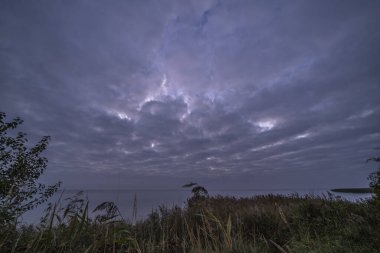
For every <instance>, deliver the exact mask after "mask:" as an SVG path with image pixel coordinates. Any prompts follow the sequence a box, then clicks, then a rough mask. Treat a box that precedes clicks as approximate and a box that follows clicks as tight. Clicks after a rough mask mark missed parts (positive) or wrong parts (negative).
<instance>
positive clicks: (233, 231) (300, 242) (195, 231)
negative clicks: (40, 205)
mask: <svg viewBox="0 0 380 253" xmlns="http://www.w3.org/2000/svg"><path fill="white" fill-rule="evenodd" d="M94 211H95V215H94V214H92V212H91V211H90V210H89V203H88V200H87V199H86V198H85V197H83V195H80V194H79V195H76V196H73V197H72V198H70V199H69V203H68V204H66V205H65V206H62V203H55V204H51V205H50V206H49V207H48V209H47V210H46V215H45V216H44V217H43V218H42V219H41V222H40V224H38V225H33V226H32V225H30V226H21V227H20V226H12V227H5V228H1V229H0V230H1V231H0V233H1V236H0V252H139V253H140V252H141V253H143V252H144V253H153V252H169V253H170V252H176V253H177V252H210V253H211V252H213V253H214V252H215V253H216V252H224V253H228V252H286V253H290V252H376V251H377V250H378V249H379V248H380V242H379V240H378V238H380V229H379V227H380V211H379V210H378V208H377V206H376V205H373V204H372V202H371V201H367V202H364V201H363V202H359V203H351V202H348V201H344V200H340V199H334V198H332V197H331V196H327V197H323V198H322V197H316V196H304V197H301V196H298V195H293V196H280V195H265V196H256V197H252V198H233V197H223V196H215V197H209V196H208V195H194V196H193V197H192V198H190V199H188V201H187V205H186V207H184V208H180V207H177V206H174V207H166V206H160V207H158V208H157V209H156V210H154V211H152V213H151V214H150V215H149V216H148V217H147V218H145V219H144V220H140V221H136V220H135V218H134V219H132V221H128V220H125V219H124V218H123V217H122V216H121V214H120V212H119V211H118V209H117V206H115V205H114V204H113V203H112V202H104V203H101V204H100V205H98V207H97V208H95V210H94ZM93 217H94V218H93ZM135 217H136V214H135Z"/></svg>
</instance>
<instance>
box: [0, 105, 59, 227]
mask: <svg viewBox="0 0 380 253" xmlns="http://www.w3.org/2000/svg"><path fill="white" fill-rule="evenodd" d="M5 118H6V114H5V113H3V112H0V226H9V225H14V224H16V223H17V219H18V218H19V217H20V216H21V215H22V214H23V213H24V212H26V211H28V210H31V209H33V208H34V207H36V206H37V205H40V204H42V203H43V202H45V201H46V200H47V199H48V198H49V197H50V196H51V195H53V194H54V193H55V192H56V191H57V189H58V187H59V183H57V184H55V185H52V186H48V187H46V186H45V185H44V184H41V183H39V182H38V179H39V177H40V176H41V174H42V173H43V172H44V170H45V168H46V165H47V159H46V158H45V157H42V156H41V153H42V152H43V151H44V150H45V149H46V147H47V144H48V142H49V137H48V136H45V137H43V138H42V139H41V140H40V141H39V142H38V143H37V144H36V145H35V146H33V147H31V148H28V147H27V142H28V139H27V138H26V134H25V133H22V132H18V133H17V134H13V135H12V133H11V132H10V131H11V130H14V129H15V128H16V127H18V126H19V125H20V124H22V120H21V119H20V118H15V119H13V120H12V121H11V122H5Z"/></svg>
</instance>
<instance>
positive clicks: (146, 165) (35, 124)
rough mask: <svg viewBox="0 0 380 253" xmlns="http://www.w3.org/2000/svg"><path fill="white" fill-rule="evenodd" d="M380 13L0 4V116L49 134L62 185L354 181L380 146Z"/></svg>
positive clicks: (52, 171)
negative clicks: (193, 181) (195, 181)
mask: <svg viewBox="0 0 380 253" xmlns="http://www.w3.org/2000/svg"><path fill="white" fill-rule="evenodd" d="M379 12H380V3H379V2H377V1H360V2H359V1H344V2H342V1H315V2H309V1H308V2H305V1H299V2H297V1H292V2H281V1H3V2H2V3H0V110H1V111H5V112H7V113H8V115H9V117H10V118H11V117H14V116H20V117H22V118H23V119H24V120H25V124H24V126H23V130H25V131H26V132H28V133H30V136H31V137H32V138H34V140H37V138H38V137H39V136H42V135H50V136H52V142H51V145H50V146H49V150H48V153H47V156H48V158H49V178H50V179H51V180H55V179H63V180H64V183H65V184H66V185H68V187H82V188H87V187H108V188H112V187H114V186H115V184H116V182H119V183H120V180H122V181H123V185H122V186H121V187H126V188H128V187H139V186H140V187H143V186H144V185H145V186H146V185H150V186H152V185H160V186H162V187H169V186H170V187H171V186H175V185H180V184H182V183H183V182H187V181H188V180H190V179H192V180H198V181H201V182H205V183H206V184H210V185H215V187H224V186H225V187H227V186H226V185H228V187H232V188H242V187H243V188H258V187H259V188H260V187H265V188H279V187H286V188H291V187H330V186H365V184H366V175H367V174H368V173H369V171H370V167H368V166H366V165H365V163H364V161H365V159H366V158H367V157H369V156H371V155H373V154H374V151H373V150H372V148H373V147H376V146H379V145H380V131H379V130H380V103H379V102H380V71H379V69H380V32H379V31H380V30H379V27H380V18H379V15H378V13H379ZM83 178H87V180H86V181H85V182H83ZM226 179H228V183H226ZM363 184H364V185H363ZM118 187H119V186H118Z"/></svg>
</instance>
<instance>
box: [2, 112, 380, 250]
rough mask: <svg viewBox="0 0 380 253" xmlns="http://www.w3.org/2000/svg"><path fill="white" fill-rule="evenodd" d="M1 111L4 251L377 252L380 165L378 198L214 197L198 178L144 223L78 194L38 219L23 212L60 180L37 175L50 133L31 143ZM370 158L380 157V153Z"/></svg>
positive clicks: (375, 180) (379, 183) (374, 181)
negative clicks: (30, 220) (26, 220)
mask: <svg viewBox="0 0 380 253" xmlns="http://www.w3.org/2000/svg"><path fill="white" fill-rule="evenodd" d="M5 117H6V115H5V113H1V112H0V252H46V253H53V252H75V253H76V252H112V253H114V252H137V253H142V252H162V253H164V252H165V253H166V252H168V253H170V252H173V253H177V252H197V253H199V252H226V253H227V252H239V253H243V252H283V253H284V252H288V253H290V252H344V253H346V252H380V250H379V249H380V240H379V238H380V169H379V168H378V169H377V170H376V171H375V172H373V173H372V174H371V175H370V176H369V179H370V187H371V188H372V189H373V192H374V197H373V199H372V200H370V201H362V202H359V203H352V202H348V201H344V200H341V199H334V198H333V197H332V196H327V197H325V198H321V197H314V196H308V197H300V196H297V195H294V196H290V197H289V196H288V197H285V196H274V195H267V196H258V197H254V198H241V199H236V198H231V197H223V196H219V197H209V196H208V193H207V190H206V189H205V188H204V187H202V186H199V185H197V184H195V183H190V184H187V185H185V186H186V187H192V192H193V196H192V197H191V198H190V199H188V201H187V205H186V207H185V208H179V207H172V208H168V207H164V206H162V207H160V208H158V210H156V211H154V212H152V213H151V214H150V215H149V217H147V218H146V219H145V220H142V221H139V222H137V223H136V222H130V221H128V220H125V219H123V217H122V214H121V213H120V212H119V210H118V208H117V206H115V205H114V204H113V203H112V202H104V203H102V204H100V205H99V206H97V207H96V208H95V210H89V203H88V202H87V201H86V199H85V198H83V197H81V196H73V197H72V198H71V199H69V200H68V203H67V204H66V205H64V206H61V202H58V203H55V204H50V205H49V208H48V209H47V210H46V213H45V215H44V216H43V218H42V219H41V222H40V223H39V224H37V225H22V224H20V217H21V215H22V214H24V213H25V212H27V211H28V210H30V209H33V208H35V207H36V206H38V205H40V204H42V203H44V202H46V201H47V200H48V199H49V197H50V196H52V195H53V194H54V193H55V192H56V191H57V189H58V187H59V183H57V184H54V185H51V186H45V185H43V184H41V183H39V182H38V179H39V177H40V175H41V174H42V173H43V172H44V170H45V168H46V166H47V159H46V158H44V157H43V156H42V155H41V154H42V152H43V151H44V150H45V148H46V147H47V144H48V141H49V137H43V138H42V139H41V141H40V142H38V143H37V144H36V145H35V146H33V147H31V148H28V147H29V146H30V145H26V143H27V139H26V134H24V133H21V132H19V133H17V134H14V133H13V134H10V133H9V132H10V131H12V130H14V129H15V128H16V127H17V126H18V125H19V124H21V123H22V120H21V119H19V118H16V119H14V120H12V121H10V122H6V121H5ZM369 160H371V161H375V162H380V157H373V158H370V159H369Z"/></svg>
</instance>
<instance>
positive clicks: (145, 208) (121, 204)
mask: <svg viewBox="0 0 380 253" xmlns="http://www.w3.org/2000/svg"><path fill="white" fill-rule="evenodd" d="M208 192H209V195H210V196H218V195H220V196H231V197H236V198H241V197H254V196H258V195H268V194H274V195H277V194H280V195H285V196H289V195H294V194H298V195H299V196H305V195H313V196H320V197H326V198H329V197H334V198H341V199H345V200H348V201H351V202H358V201H365V200H368V199H370V198H371V197H372V194H371V193H364V194H363V193H334V192H331V191H329V189H275V190H264V189H239V190H236V189H235V190H220V189H213V190H209V191H208ZM191 196H192V194H191V189H187V188H184V189H140V190H84V191H79V190H73V189H70V190H60V191H58V192H57V193H56V194H55V195H54V196H53V197H51V198H50V199H49V201H48V202H46V203H45V204H43V205H41V206H38V207H37V208H35V209H33V210H31V211H29V212H27V213H25V214H24V215H23V216H22V217H21V220H20V222H21V223H20V224H25V225H28V224H38V223H39V222H40V220H41V218H42V217H43V216H44V214H45V213H46V211H45V210H46V208H47V206H48V203H51V204H57V206H58V207H59V206H61V207H65V206H66V205H67V203H68V202H69V201H70V199H73V198H75V197H77V198H82V199H84V200H85V201H87V200H88V202H89V214H90V217H91V216H92V217H95V215H96V212H93V210H94V209H95V208H96V207H97V206H98V205H100V204H101V203H103V202H113V203H114V204H115V205H116V206H117V207H118V209H119V211H120V214H121V216H122V217H123V219H124V220H127V221H130V222H135V221H137V220H143V219H145V218H146V217H147V216H148V215H149V214H150V213H152V211H154V210H158V209H159V208H160V207H161V206H165V207H169V208H170V207H174V206H179V207H185V206H186V202H187V199H188V198H190V197H191Z"/></svg>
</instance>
